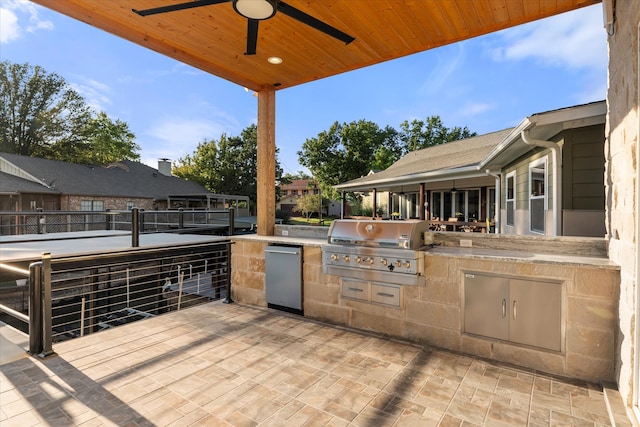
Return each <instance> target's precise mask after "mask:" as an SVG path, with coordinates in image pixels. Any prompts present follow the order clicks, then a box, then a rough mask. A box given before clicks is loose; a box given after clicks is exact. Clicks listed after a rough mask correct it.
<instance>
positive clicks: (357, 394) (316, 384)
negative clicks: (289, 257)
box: [0, 302, 631, 427]
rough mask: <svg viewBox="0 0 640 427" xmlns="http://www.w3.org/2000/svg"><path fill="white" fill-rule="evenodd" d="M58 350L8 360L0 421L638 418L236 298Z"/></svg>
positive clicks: (540, 380)
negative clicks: (241, 302)
mask: <svg viewBox="0 0 640 427" xmlns="http://www.w3.org/2000/svg"><path fill="white" fill-rule="evenodd" d="M54 350H55V351H56V352H57V356H53V357H50V358H48V359H45V360H38V359H35V358H32V357H27V356H25V355H24V354H22V355H18V357H10V358H9V357H7V358H5V360H4V361H3V363H2V365H1V366H0V368H1V375H0V425H1V426H2V427H9V426H18V427H25V426H78V425H80V426H191V425H201V426H287V427H289V426H363V427H364V426H372V427H373V426H436V425H440V426H560V425H562V426H566V425H579V426H608V425H613V424H614V423H615V424H617V425H618V426H626V425H631V424H630V422H629V421H628V418H626V416H625V414H624V407H623V406H622V401H621V399H620V396H619V394H618V393H617V392H616V391H615V390H610V389H606V388H605V389H604V390H603V389H602V388H600V387H598V386H597V385H593V384H586V383H583V382H580V381H566V380H562V379H558V378H554V377H551V376H548V375H545V374H541V373H538V372H533V371H528V370H524V369H517V368H514V367H511V366H505V365H501V364H499V363H492V362H488V361H485V360H481V359H478V358H474V357H470V356H465V355H460V354H455V353H451V352H448V351H443V350H439V349H434V348H431V347H428V346H424V345H417V344H412V343H408V342H403V341H400V340H395V339H390V338H387V337H382V336H378V335H373V334H367V333H362V332H358V331H354V330H349V329H345V328H341V327H335V326H331V325H328V324H323V323H318V322H314V321H311V320H308V319H304V318H302V317H299V316H294V315H289V314H286V313H282V312H279V311H273V310H267V309H261V308H255V307H247V306H242V305H238V304H222V303H220V302H213V303H208V304H204V305H200V306H197V307H192V308H188V309H185V310H182V311H180V312H173V313H170V314H166V315H163V316H160V317H155V318H151V319H146V320H142V321H139V322H136V323H132V324H128V325H125V326H121V327H118V328H115V329H110V330H107V331H103V332H100V333H96V334H93V335H89V336H85V337H83V338H78V339H75V340H72V341H67V342H63V343H58V344H55V345H54ZM5 354H8V353H7V352H6V351H5ZM607 396H609V398H608V399H607V398H606V397H607ZM611 396H613V398H612V397H611ZM608 407H609V408H610V410H608V409H607V408H608Z"/></svg>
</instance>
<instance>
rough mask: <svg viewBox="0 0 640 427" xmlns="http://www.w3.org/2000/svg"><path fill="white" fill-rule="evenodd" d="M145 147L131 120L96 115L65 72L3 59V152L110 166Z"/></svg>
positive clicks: (0, 77) (0, 133)
mask: <svg viewBox="0 0 640 427" xmlns="http://www.w3.org/2000/svg"><path fill="white" fill-rule="evenodd" d="M139 150H140V147H139V146H138V145H137V144H136V143H135V135H134V134H133V133H132V132H131V131H130V130H129V126H128V125H127V124H126V123H125V122H123V121H121V120H116V121H115V122H114V121H112V120H111V119H110V118H109V117H108V116H107V114H106V113H104V112H100V113H99V114H97V115H94V114H93V112H92V111H91V109H90V108H89V106H88V105H87V104H86V102H85V100H84V99H83V98H82V97H81V96H80V95H79V94H78V93H77V92H75V91H74V90H73V89H71V88H70V87H69V85H68V84H67V83H66V82H65V80H64V79H63V78H62V77H60V76H59V75H57V74H55V73H47V72H46V71H45V70H44V69H43V68H42V67H38V66H35V67H32V66H31V65H29V64H27V63H25V64H12V63H10V62H8V61H3V62H0V151H4V152H8V153H13V154H22V155H25V156H35V157H43V158H48V159H55V160H64V161H68V162H74V163H93V164H107V163H111V162H115V161H120V160H139V159H140V154H138V151H139Z"/></svg>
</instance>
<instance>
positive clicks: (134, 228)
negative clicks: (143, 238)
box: [131, 208, 140, 248]
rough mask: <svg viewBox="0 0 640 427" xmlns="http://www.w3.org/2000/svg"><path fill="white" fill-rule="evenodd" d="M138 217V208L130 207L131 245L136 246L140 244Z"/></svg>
mask: <svg viewBox="0 0 640 427" xmlns="http://www.w3.org/2000/svg"><path fill="white" fill-rule="evenodd" d="M139 221H140V219H139V209H138V208H132V209H131V247H134V248H137V247H138V246H140V229H139V227H140V222H139Z"/></svg>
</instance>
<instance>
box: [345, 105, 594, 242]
mask: <svg viewBox="0 0 640 427" xmlns="http://www.w3.org/2000/svg"><path fill="white" fill-rule="evenodd" d="M605 115H606V103H605V101H600V102H594V103H590V104H584V105H578V106H574V107H569V108H563V109H559V110H554V111H548V112H543V113H538V114H534V115H532V116H529V117H527V118H525V119H524V120H523V121H522V122H521V123H520V124H519V125H518V126H517V127H515V128H510V129H505V130H502V131H498V132H493V133H489V134H485V135H480V136H475V137H472V138H468V139H464V140H459V141H454V142H450V143H448V144H442V145H437V146H434V147H429V148H425V149H423V150H417V151H414V152H411V153H409V154H407V155H406V156H404V157H403V158H402V159H400V160H398V161H397V162H396V163H394V164H393V165H392V166H390V167H389V168H388V169H386V170H384V171H381V172H378V173H375V174H369V175H367V176H365V177H362V178H358V179H355V180H352V181H349V182H346V183H343V184H340V185H338V186H336V188H337V189H340V190H342V191H356V192H372V193H373V197H375V198H376V208H379V207H381V206H383V207H386V206H385V205H388V206H391V210H392V211H393V212H397V213H398V214H399V215H400V216H401V217H402V218H420V219H430V220H435V219H440V220H448V219H449V218H456V219H457V220H460V221H479V222H486V221H487V219H488V220H489V221H491V222H492V223H494V224H495V227H494V229H495V231H496V232H500V233H504V234H539V235H547V236H600V237H601V236H604V235H605V226H604V224H605V217H604V215H605V194H604V163H605V162H604V123H605ZM386 192H388V193H389V195H388V196H387V195H386V194H385V193H386ZM378 196H382V197H378ZM386 198H388V200H381V199H386ZM558 201H559V202H558ZM386 211H387V212H388V211H389V209H386Z"/></svg>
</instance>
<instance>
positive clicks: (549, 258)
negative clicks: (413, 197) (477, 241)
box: [424, 246, 620, 270]
mask: <svg viewBox="0 0 640 427" xmlns="http://www.w3.org/2000/svg"><path fill="white" fill-rule="evenodd" d="M424 252H425V255H427V256H446V257H455V258H468V259H488V260H499V261H511V262H517V263H527V264H558V265H563V266H566V265H572V266H577V267H578V266H584V267H598V268H603V269H612V270H620V266H619V265H618V264H616V263H615V262H613V261H611V260H610V259H608V258H603V257H595V256H585V255H566V254H553V253H542V252H525V251H514V250H502V249H486V248H454V247H443V246H435V247H433V248H431V249H429V248H427V249H425V251H424Z"/></svg>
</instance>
